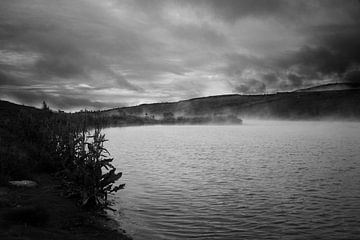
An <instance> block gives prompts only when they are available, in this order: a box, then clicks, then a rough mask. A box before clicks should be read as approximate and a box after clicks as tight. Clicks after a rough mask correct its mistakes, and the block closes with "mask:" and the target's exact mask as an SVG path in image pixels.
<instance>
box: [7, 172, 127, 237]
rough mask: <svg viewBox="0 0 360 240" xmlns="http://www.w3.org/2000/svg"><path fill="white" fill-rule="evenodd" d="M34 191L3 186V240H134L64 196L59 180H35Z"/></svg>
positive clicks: (111, 221)
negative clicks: (36, 184)
mask: <svg viewBox="0 0 360 240" xmlns="http://www.w3.org/2000/svg"><path fill="white" fill-rule="evenodd" d="M33 179H34V180H35V181H36V182H37V183H38V184H39V185H38V186H37V187H34V188H26V187H13V186H0V239H2V240H7V239H54V240H57V239H59V240H60V239H61V240H68V239H69V240H70V239H74V240H75V239H77V240H79V239H80V240H81V239H104V240H107V239H109V240H110V239H111V240H116V239H119V240H128V239H131V237H129V236H128V235H126V233H125V232H124V231H123V230H121V229H120V227H119V226H118V225H117V223H116V222H115V221H113V220H111V219H109V218H107V217H106V215H101V214H100V213H96V212H93V211H85V210H83V209H81V208H79V207H78V205H77V204H76V202H75V201H74V200H72V199H68V198H66V197H65V196H64V189H63V186H62V184H61V181H59V179H56V178H54V177H52V176H50V175H47V174H42V175H37V176H35V177H33Z"/></svg>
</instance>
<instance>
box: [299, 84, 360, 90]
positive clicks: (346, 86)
mask: <svg viewBox="0 0 360 240" xmlns="http://www.w3.org/2000/svg"><path fill="white" fill-rule="evenodd" d="M354 89H360V83H355V82H345V83H329V84H325V85H320V86H315V87H310V88H304V89H299V90H296V91H295V92H320V91H339V90H354Z"/></svg>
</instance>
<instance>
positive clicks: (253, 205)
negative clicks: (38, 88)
mask: <svg viewBox="0 0 360 240" xmlns="http://www.w3.org/2000/svg"><path fill="white" fill-rule="evenodd" d="M105 133H106V135H107V138H108V139H109V140H110V141H109V142H108V147H109V151H110V152H111V153H112V155H113V157H115V160H114V162H115V165H116V166H117V167H119V169H120V170H122V171H123V172H124V177H123V178H122V181H124V182H126V189H125V190H122V191H119V192H118V193H117V194H116V195H115V196H114V197H113V200H114V201H115V202H116V204H115V207H116V208H117V209H119V210H120V211H119V212H118V213H116V214H115V215H114V217H115V218H116V219H117V220H118V221H120V223H121V226H122V227H124V228H125V229H126V230H127V231H128V232H129V233H130V234H131V235H132V236H133V237H134V239H135V240H136V239H190V238H196V239H280V238H281V239H318V238H321V239H356V238H357V237H359V236H360V227H359V226H360V148H359V146H360V124H359V123H336V122H335V123H334V122H332V123H331V122H329V123H316V122H283V121H279V122H272V121H253V122H250V123H245V124H244V125H242V126H146V127H127V128H112V129H107V130H106V131H105Z"/></svg>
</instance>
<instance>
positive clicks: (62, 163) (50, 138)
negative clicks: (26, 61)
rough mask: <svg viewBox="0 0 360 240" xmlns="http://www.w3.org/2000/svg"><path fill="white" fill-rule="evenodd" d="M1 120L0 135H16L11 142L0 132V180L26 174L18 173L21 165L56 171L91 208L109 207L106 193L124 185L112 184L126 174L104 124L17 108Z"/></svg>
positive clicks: (51, 171)
mask: <svg viewBox="0 0 360 240" xmlns="http://www.w3.org/2000/svg"><path fill="white" fill-rule="evenodd" d="M0 122H1V123H2V124H1V128H0V130H1V131H2V132H3V133H4V134H1V135H3V136H13V137H12V138H11V139H12V140H11V141H9V140H8V139H7V140H3V138H1V135H0V147H1V151H0V157H1V161H0V174H1V175H0V176H1V177H0V181H3V182H4V181H6V180H8V179H13V178H20V177H23V176H17V175H19V174H16V173H19V172H21V171H22V169H27V170H28V171H30V172H46V173H57V176H61V177H62V178H63V180H64V182H66V183H67V185H68V186H71V187H70V188H69V189H71V191H72V192H74V193H76V194H75V195H77V196H79V200H80V202H81V205H82V206H85V207H87V208H91V209H94V208H97V209H98V208H105V207H107V206H108V200H107V196H108V194H109V193H112V192H116V191H118V190H120V189H122V188H123V187H124V184H120V185H114V184H115V182H116V181H118V180H119V179H120V178H121V175H122V174H121V172H120V173H117V172H116V169H115V167H114V166H113V165H112V164H111V162H112V160H113V159H112V158H111V157H110V154H109V152H108V151H107V150H106V149H105V147H104V142H105V141H106V140H105V135H104V134H101V128H100V127H99V126H100V124H97V126H96V125H95V122H94V121H92V124H89V123H88V120H87V116H86V114H83V115H74V114H67V113H54V112H51V111H50V110H49V109H44V110H42V111H19V112H18V114H17V115H16V116H14V117H11V119H9V118H8V119H0ZM90 129H93V130H92V131H89V130H90ZM19 149H21V151H22V152H24V156H22V155H21V154H19V151H18V150H19ZM21 151H20V152H21Z"/></svg>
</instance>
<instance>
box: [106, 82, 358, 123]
mask: <svg viewBox="0 0 360 240" xmlns="http://www.w3.org/2000/svg"><path fill="white" fill-rule="evenodd" d="M166 112H172V113H174V114H175V116H207V115H213V114H235V115H238V116H239V117H259V118H278V119H321V118H336V119H360V89H355V90H339V91H336V90H334V91H300V92H286V93H277V94H267V95H222V96H212V97H204V98H195V99H190V100H185V101H179V102H170V103H154V104H142V105H138V106H134V107H124V108H117V109H112V110H107V111H104V112H103V113H104V114H107V115H108V114H110V115H113V114H114V115H117V114H124V113H125V114H129V115H136V116H144V115H146V114H147V115H154V116H155V117H161V116H162V115H163V114H164V113H166Z"/></svg>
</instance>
